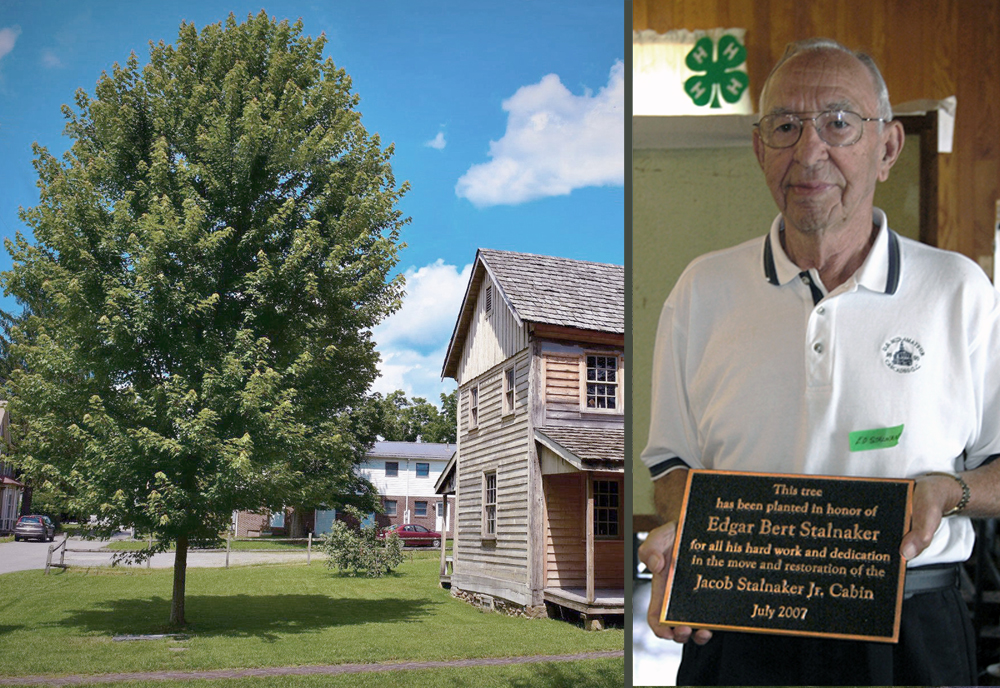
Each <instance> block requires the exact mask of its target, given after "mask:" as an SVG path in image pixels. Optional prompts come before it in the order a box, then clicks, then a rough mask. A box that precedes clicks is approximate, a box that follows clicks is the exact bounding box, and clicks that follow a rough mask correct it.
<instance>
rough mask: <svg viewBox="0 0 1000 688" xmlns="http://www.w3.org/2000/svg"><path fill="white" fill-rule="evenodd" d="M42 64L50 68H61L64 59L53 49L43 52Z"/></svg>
mask: <svg viewBox="0 0 1000 688" xmlns="http://www.w3.org/2000/svg"><path fill="white" fill-rule="evenodd" d="M42 64H43V65H44V66H46V67H48V68H49V69H60V68H62V67H63V62H62V60H60V59H59V56H58V55H56V53H55V51H53V50H45V51H43V52H42Z"/></svg>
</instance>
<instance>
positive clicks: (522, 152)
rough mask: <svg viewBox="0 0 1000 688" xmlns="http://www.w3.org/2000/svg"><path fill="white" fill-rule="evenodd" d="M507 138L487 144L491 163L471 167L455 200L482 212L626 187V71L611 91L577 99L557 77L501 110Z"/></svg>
mask: <svg viewBox="0 0 1000 688" xmlns="http://www.w3.org/2000/svg"><path fill="white" fill-rule="evenodd" d="M503 109H504V110H505V111H507V113H508V116H507V131H506V132H505V133H504V136H503V138H501V139H500V140H499V141H490V150H489V156H490V158H491V160H490V161H489V162H485V163H480V164H477V165H473V166H472V167H470V168H469V170H468V171H467V172H466V173H465V174H464V175H462V177H461V178H460V179H459V180H458V183H457V184H456V185H455V193H456V194H457V195H458V196H459V197H461V198H467V199H469V200H470V201H471V202H472V203H473V204H474V205H476V206H479V207H483V206H489V205H500V204H518V203H524V202H526V201H530V200H534V199H536V198H544V197H547V196H562V195H566V194H568V193H570V192H571V191H573V189H579V188H581V187H586V186H609V185H616V186H617V185H623V184H624V183H625V65H624V64H623V63H622V62H616V63H615V65H614V66H613V67H612V68H611V74H610V77H609V78H608V83H607V85H606V86H604V87H603V88H601V90H600V91H598V92H597V93H596V94H593V93H591V92H590V91H589V90H588V91H586V92H584V94H583V95H579V96H577V95H573V94H572V93H571V92H570V91H569V89H567V88H566V87H565V86H564V85H563V84H562V82H561V81H560V80H559V77H558V76H557V75H556V74H549V75H548V76H546V77H543V78H542V80H541V81H540V82H538V83H537V84H532V85H530V86H522V87H521V88H519V89H518V90H517V92H516V93H515V94H514V95H513V96H511V97H510V98H508V99H507V100H505V101H504V102H503Z"/></svg>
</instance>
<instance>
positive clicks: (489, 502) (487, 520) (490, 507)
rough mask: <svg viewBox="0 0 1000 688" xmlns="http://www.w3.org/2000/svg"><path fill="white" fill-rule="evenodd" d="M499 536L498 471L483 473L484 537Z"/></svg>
mask: <svg viewBox="0 0 1000 688" xmlns="http://www.w3.org/2000/svg"><path fill="white" fill-rule="evenodd" d="M496 536H497V472H496V471H490V472H489V473H484V474H483V537H484V538H491V539H492V538H495V537H496Z"/></svg>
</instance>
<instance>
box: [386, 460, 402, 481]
mask: <svg viewBox="0 0 1000 688" xmlns="http://www.w3.org/2000/svg"><path fill="white" fill-rule="evenodd" d="M398 475H399V461H386V462H385V477H386V478H395V477H397V476H398Z"/></svg>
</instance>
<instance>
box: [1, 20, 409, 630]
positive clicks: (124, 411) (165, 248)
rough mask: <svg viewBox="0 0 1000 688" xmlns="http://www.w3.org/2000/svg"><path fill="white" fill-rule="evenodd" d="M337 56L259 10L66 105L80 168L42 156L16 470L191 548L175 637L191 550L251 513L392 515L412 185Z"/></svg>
mask: <svg viewBox="0 0 1000 688" xmlns="http://www.w3.org/2000/svg"><path fill="white" fill-rule="evenodd" d="M324 45H325V40H324V38H323V37H320V38H318V39H312V38H309V37H307V36H303V35H302V25H301V23H300V22H299V23H295V24H289V23H288V22H287V21H281V22H278V21H275V20H273V19H271V18H269V17H268V16H267V14H266V13H264V12H261V13H260V14H258V15H256V16H250V17H248V18H247V20H246V21H245V22H243V23H237V21H236V19H235V18H234V17H233V16H232V15H230V17H229V19H228V20H227V21H226V22H225V23H224V25H223V24H215V25H210V26H206V27H204V28H203V29H202V30H201V31H200V32H199V31H198V30H196V28H195V26H194V25H193V24H189V23H183V24H181V26H180V31H179V35H178V38H177V41H176V43H175V44H174V45H167V44H165V43H163V42H160V43H159V44H155V45H154V44H151V46H150V56H149V63H148V64H147V65H145V66H144V67H141V68H140V66H139V61H138V59H137V57H136V56H135V55H134V54H133V55H131V56H130V57H129V58H128V60H127V61H126V63H125V64H124V65H118V64H116V65H115V66H114V69H113V70H112V72H111V74H107V73H104V74H102V75H101V76H100V79H99V80H98V82H97V84H96V87H95V90H94V95H93V96H90V95H88V94H87V93H86V92H84V91H82V90H81V91H78V92H77V94H76V99H75V108H71V107H68V106H66V107H64V108H63V111H64V115H65V117H66V120H67V124H66V135H68V137H69V138H70V139H71V141H72V145H71V148H70V149H69V151H68V152H67V153H66V154H65V155H64V156H63V157H62V159H56V158H55V157H54V156H52V155H51V154H49V153H48V151H47V150H46V149H45V148H44V147H41V146H38V145H36V147H35V154H36V159H35V168H36V170H37V173H38V187H39V189H40V200H39V204H38V205H37V206H35V207H33V208H30V209H26V210H25V209H22V211H21V217H22V220H23V221H24V222H25V223H26V224H27V225H28V226H30V228H31V229H32V230H33V234H34V236H33V240H32V239H31V238H30V237H27V236H23V235H21V234H18V236H17V237H16V240H15V241H13V242H11V241H8V242H7V249H8V252H9V253H10V254H11V256H12V258H13V267H12V268H11V269H10V270H9V271H7V272H5V273H4V274H3V275H2V279H3V286H4V288H5V289H6V291H7V293H8V294H11V295H13V296H15V297H16V298H17V299H18V301H19V302H20V303H21V304H22V305H23V306H24V307H25V313H26V315H25V317H24V318H23V319H20V320H18V322H17V323H16V325H15V327H14V328H13V329H12V333H11V346H12V352H11V354H12V359H13V360H16V361H18V362H19V363H20V368H19V369H17V370H14V371H12V373H11V376H10V381H9V383H8V389H7V393H8V396H9V400H10V402H9V403H10V410H11V414H12V417H14V418H16V419H17V421H16V423H15V431H16V433H17V437H16V452H17V453H16V461H17V463H18V465H19V466H20V468H21V469H22V470H23V471H24V474H25V476H26V477H27V478H28V479H29V480H30V481H31V482H33V483H34V484H38V485H44V484H46V483H47V482H48V483H52V484H55V483H58V484H64V485H69V486H71V487H72V491H71V494H72V500H73V503H72V504H71V505H68V508H69V509H70V510H71V511H73V512H76V513H80V514H95V515H96V516H97V517H98V519H99V520H100V524H101V527H102V528H103V531H104V532H111V531H112V530H114V529H116V528H117V527H119V526H120V525H126V526H135V527H136V528H137V529H139V530H141V531H143V532H152V533H154V534H156V535H157V536H159V537H160V538H162V539H163V540H164V541H165V543H166V542H170V541H172V542H175V543H176V545H177V552H178V554H177V561H178V564H177V566H175V584H174V598H173V601H174V603H173V605H172V609H171V619H170V620H171V622H172V623H174V624H182V623H185V618H184V607H183V600H184V570H185V566H184V562H185V556H186V550H187V545H188V542H189V541H193V540H195V539H198V540H203V539H207V540H211V539H214V538H216V537H217V536H218V534H219V532H220V531H222V530H224V529H225V528H227V527H228V524H229V521H230V518H231V514H232V512H233V511H234V510H241V509H249V510H261V509H272V510H277V509H278V508H280V507H282V506H283V505H285V504H297V503H303V502H309V501H320V500H322V501H324V502H325V503H327V504H329V505H330V506H335V505H338V504H344V503H356V504H358V505H359V506H361V507H362V508H366V509H367V508H371V505H372V504H373V500H372V495H373V491H372V488H371V486H370V485H368V484H367V483H366V482H365V481H364V480H362V479H360V478H358V477H357V475H356V473H355V471H354V470H353V468H354V466H355V465H356V464H357V463H358V462H359V461H361V460H362V459H363V457H364V453H365V451H366V449H367V448H368V447H369V446H370V445H371V443H372V442H373V441H374V440H375V438H376V435H377V433H378V432H379V428H378V423H377V419H376V418H375V417H374V416H373V413H372V410H371V407H372V404H371V403H370V398H369V397H368V389H369V387H370V385H371V383H372V382H373V380H374V379H375V377H376V376H377V369H376V365H377V361H378V354H377V353H376V351H375V346H374V343H373V341H372V339H371V328H372V327H373V326H374V325H375V324H376V323H378V322H379V321H380V320H382V319H383V318H384V317H386V316H387V315H388V314H389V313H391V312H392V311H394V310H395V309H396V308H398V306H399V301H400V298H401V289H402V284H401V281H400V278H395V279H393V278H390V272H391V270H392V268H393V267H394V265H395V264H396V262H397V252H398V249H399V246H400V240H399V233H400V230H401V228H402V226H403V225H404V224H405V222H406V219H404V218H402V216H401V213H400V212H399V211H398V210H397V209H396V204H397V202H398V200H399V198H400V197H401V195H402V194H403V193H404V192H405V190H406V185H405V184H403V185H401V186H397V184H396V182H395V179H394V177H393V174H392V169H391V166H390V157H391V155H392V146H387V147H385V148H383V147H382V145H381V142H380V140H379V137H378V135H377V134H375V135H369V134H368V132H367V131H366V130H365V128H364V127H363V126H362V123H361V114H360V112H359V111H358V110H357V106H358V102H359V101H358V96H357V95H355V94H354V93H352V91H351V80H350V78H349V76H348V75H347V74H346V73H345V72H344V70H343V69H339V68H337V67H336V66H335V65H334V63H333V61H332V60H331V59H328V58H327V59H324V58H323V56H322V53H323V48H324ZM162 546H166V544H164V545H162Z"/></svg>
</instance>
